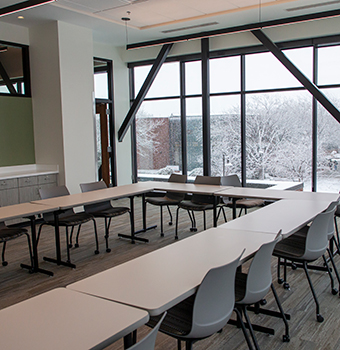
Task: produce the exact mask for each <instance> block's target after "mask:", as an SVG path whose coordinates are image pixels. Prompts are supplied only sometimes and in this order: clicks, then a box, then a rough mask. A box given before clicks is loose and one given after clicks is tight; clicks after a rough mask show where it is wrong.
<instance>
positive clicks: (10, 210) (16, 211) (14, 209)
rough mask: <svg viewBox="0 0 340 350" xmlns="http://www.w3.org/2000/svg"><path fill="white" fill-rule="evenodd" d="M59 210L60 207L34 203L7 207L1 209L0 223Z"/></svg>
mask: <svg viewBox="0 0 340 350" xmlns="http://www.w3.org/2000/svg"><path fill="white" fill-rule="evenodd" d="M57 209H58V206H50V205H40V204H34V203H21V204H14V205H8V206H5V207H0V221H5V220H10V219H16V218H23V217H27V216H33V215H36V214H43V213H47V212H50V211H53V210H57Z"/></svg>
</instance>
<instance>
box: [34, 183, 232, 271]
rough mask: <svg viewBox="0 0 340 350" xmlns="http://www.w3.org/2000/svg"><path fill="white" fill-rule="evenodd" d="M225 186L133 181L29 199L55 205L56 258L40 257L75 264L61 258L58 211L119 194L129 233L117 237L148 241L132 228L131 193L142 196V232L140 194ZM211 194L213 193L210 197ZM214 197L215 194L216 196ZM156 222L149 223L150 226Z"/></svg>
mask: <svg viewBox="0 0 340 350" xmlns="http://www.w3.org/2000/svg"><path fill="white" fill-rule="evenodd" d="M223 189H226V187H225V186H213V185H195V184H173V183H167V182H155V181H150V182H138V183H135V184H129V185H122V186H117V187H110V188H105V189H101V190H95V191H90V192H83V193H76V194H71V195H67V196H60V197H53V198H48V199H42V200H37V201H33V202H31V203H33V204H39V205H41V206H44V205H46V206H50V207H51V206H53V207H54V208H57V209H56V210H54V220H55V223H56V224H55V237H56V239H55V240H56V258H50V257H44V260H45V261H49V262H52V263H56V264H57V265H63V266H68V267H72V268H75V267H76V265H75V264H73V263H71V262H70V261H63V260H62V259H61V247H60V232H59V225H58V215H59V213H61V212H63V211H65V210H67V209H70V208H75V207H79V206H84V205H88V204H96V203H100V202H103V201H106V200H113V199H119V198H127V197H128V198H130V210H131V215H132V220H131V234H130V235H123V234H118V236H119V237H122V238H128V239H130V240H131V243H135V241H141V242H148V239H146V238H142V237H137V236H136V232H135V224H134V222H135V220H134V197H135V196H138V195H142V196H143V201H142V202H143V229H142V230H139V231H137V233H140V232H146V231H147V230H148V229H150V228H148V227H146V213H145V204H144V203H145V201H144V196H145V194H146V193H148V192H152V191H154V190H162V191H168V190H169V191H176V192H186V193H188V192H189V193H197V194H206V195H214V193H215V192H216V191H221V190H223ZM214 198H215V197H214ZM216 198H217V197H216ZM216 204H217V199H216V203H215V205H214V218H215V219H214V226H217V222H216ZM154 227H156V226H152V227H151V228H154Z"/></svg>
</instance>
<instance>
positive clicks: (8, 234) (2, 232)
mask: <svg viewBox="0 0 340 350" xmlns="http://www.w3.org/2000/svg"><path fill="white" fill-rule="evenodd" d="M22 235H26V237H27V243H28V251H29V254H30V260H31V266H33V255H32V246H31V239H30V236H29V234H28V231H27V230H26V229H25V228H21V227H16V228H9V227H7V226H6V225H5V223H4V222H0V243H2V255H1V258H2V266H7V265H8V262H7V261H6V260H5V250H6V244H7V242H8V241H11V240H13V239H16V238H19V237H21V236H22Z"/></svg>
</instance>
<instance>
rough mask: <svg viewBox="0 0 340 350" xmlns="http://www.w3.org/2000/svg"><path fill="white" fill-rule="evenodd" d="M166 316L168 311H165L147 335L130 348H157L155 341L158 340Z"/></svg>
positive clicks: (138, 349)
mask: <svg viewBox="0 0 340 350" xmlns="http://www.w3.org/2000/svg"><path fill="white" fill-rule="evenodd" d="M165 316H166V312H164V314H163V315H162V316H161V318H160V319H159V321H158V323H157V324H156V325H155V327H154V328H153V329H152V331H151V332H149V333H148V335H147V336H145V337H144V338H143V339H142V340H141V341H139V342H138V343H136V344H134V345H132V346H131V347H129V348H128V349H129V350H153V349H154V348H155V342H156V338H157V333H158V330H159V327H160V326H161V323H162V322H163V320H164V318H165Z"/></svg>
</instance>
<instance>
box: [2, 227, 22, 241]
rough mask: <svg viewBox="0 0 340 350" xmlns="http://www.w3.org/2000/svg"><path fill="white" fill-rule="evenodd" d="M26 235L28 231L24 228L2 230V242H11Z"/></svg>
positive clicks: (5, 228)
mask: <svg viewBox="0 0 340 350" xmlns="http://www.w3.org/2000/svg"><path fill="white" fill-rule="evenodd" d="M26 233H27V230H26V229H24V228H8V227H4V228H0V242H7V241H10V240H11V239H15V238H18V237H20V236H22V235H23V234H26Z"/></svg>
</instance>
